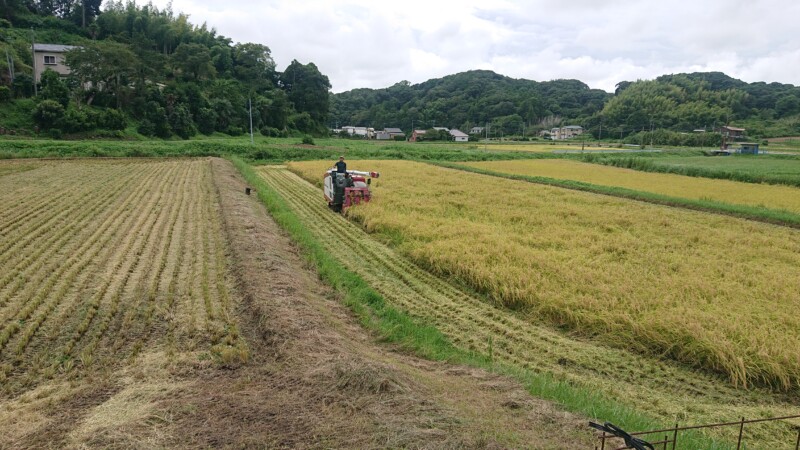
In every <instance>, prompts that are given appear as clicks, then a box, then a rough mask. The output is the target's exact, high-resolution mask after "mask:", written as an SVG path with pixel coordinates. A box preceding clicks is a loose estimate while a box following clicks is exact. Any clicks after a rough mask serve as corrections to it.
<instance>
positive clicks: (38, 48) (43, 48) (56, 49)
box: [33, 44, 78, 53]
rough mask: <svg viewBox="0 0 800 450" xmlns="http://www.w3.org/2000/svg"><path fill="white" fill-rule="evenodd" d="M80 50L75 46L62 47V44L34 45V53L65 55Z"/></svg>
mask: <svg viewBox="0 0 800 450" xmlns="http://www.w3.org/2000/svg"><path fill="white" fill-rule="evenodd" d="M73 48H78V47H77V46H75V45H62V44H33V51H35V52H53V53H64V52H68V51H70V50H72V49H73Z"/></svg>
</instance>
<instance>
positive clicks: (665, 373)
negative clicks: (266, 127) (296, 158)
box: [260, 162, 797, 443]
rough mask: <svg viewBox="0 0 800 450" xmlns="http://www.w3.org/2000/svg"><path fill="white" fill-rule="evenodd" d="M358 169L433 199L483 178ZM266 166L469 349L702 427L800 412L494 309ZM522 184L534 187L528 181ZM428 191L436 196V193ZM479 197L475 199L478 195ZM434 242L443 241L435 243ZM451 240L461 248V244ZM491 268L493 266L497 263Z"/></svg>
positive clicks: (406, 301)
mask: <svg viewBox="0 0 800 450" xmlns="http://www.w3.org/2000/svg"><path fill="white" fill-rule="evenodd" d="M329 164H330V163H329V162H327V163H326V162H318V163H301V164H295V163H292V164H291V165H290V166H291V167H292V168H293V169H294V170H301V171H303V173H305V174H307V175H308V176H309V178H310V179H312V180H315V181H316V180H317V178H319V177H320V173H321V168H326V167H327V166H328V165H329ZM350 165H351V166H352V168H358V169H364V170H385V172H384V173H383V174H382V177H383V178H382V179H381V180H380V181H379V182H378V183H376V186H387V185H388V184H389V181H390V177H392V174H393V173H400V172H395V171H394V169H398V168H400V169H402V170H401V172H402V173H403V174H408V173H414V174H415V181H416V182H418V183H419V186H420V188H423V187H425V186H435V187H437V190H435V191H434V192H433V194H435V192H440V193H444V194H448V195H451V194H454V193H455V192H459V191H458V185H457V184H450V183H449V182H448V181H452V180H448V179H447V178H445V179H443V178H442V177H443V176H446V175H447V173H452V174H457V176H456V178H458V179H459V180H461V179H463V178H465V177H469V178H475V177H478V176H476V175H471V174H470V175H464V174H463V173H461V172H455V171H444V170H442V169H439V168H435V167H427V166H425V165H420V164H414V163H400V162H384V163H380V164H379V163H376V162H358V163H354V162H351V163H350ZM356 165H357V167H356ZM260 170H261V172H262V174H263V177H264V179H265V181H266V182H267V183H269V184H270V186H272V187H273V188H274V189H275V190H277V191H278V192H279V193H280V194H281V196H282V197H284V198H285V199H286V200H287V202H289V204H290V205H291V207H292V208H294V209H295V210H296V211H297V214H299V215H300V216H301V217H303V218H304V220H305V221H306V224H307V226H308V227H309V229H310V230H311V231H312V232H313V233H314V234H316V235H317V236H318V237H319V239H320V241H322V242H323V243H324V245H325V246H326V248H327V249H328V250H329V251H330V252H331V253H332V254H334V255H347V257H346V258H341V261H342V263H343V264H344V265H345V266H347V267H348V268H349V269H350V270H352V271H354V272H356V273H358V274H360V275H361V276H362V277H363V278H364V279H365V280H367V282H369V283H370V285H371V286H373V287H374V288H375V289H377V290H378V291H379V292H380V293H381V294H382V295H383V296H384V297H385V298H386V299H387V300H388V301H389V302H390V303H391V304H393V305H396V306H397V307H400V308H402V309H404V310H406V311H409V312H410V313H412V314H413V315H415V316H416V317H419V318H421V319H423V320H426V321H429V322H430V323H432V324H434V325H435V326H436V327H437V328H439V329H440V330H442V332H444V333H445V334H446V335H447V336H448V337H449V338H450V339H451V340H452V341H453V342H454V343H455V344H456V345H458V346H459V347H461V348H465V349H473V350H475V351H479V352H484V353H488V352H489V349H490V347H491V348H492V352H493V355H494V357H495V358H496V359H497V360H498V361H502V362H505V363H508V364H512V365H516V366H519V367H525V368H528V369H531V370H536V371H543V372H548V373H552V374H554V375H556V376H557V377H558V378H560V379H565V380H568V381H569V382H574V383H578V384H580V385H585V386H589V387H590V388H591V389H594V390H596V391H597V392H601V393H603V394H604V395H608V396H610V397H613V398H615V399H618V400H619V401H621V402H622V403H625V404H628V405H631V406H632V407H634V408H635V409H636V410H638V411H642V412H645V413H647V414H650V415H651V416H653V417H658V418H662V419H664V420H667V421H673V420H679V421H681V422H683V421H686V420H689V421H690V422H691V423H698V422H711V421H715V420H729V419H732V418H733V419H735V418H738V417H742V416H746V417H750V416H754V415H759V416H761V417H763V416H778V415H784V414H786V415H788V414H792V413H793V412H794V411H796V409H797V401H796V398H797V397H795V396H785V395H784V394H780V393H772V392H769V391H768V390H765V389H759V388H752V389H750V390H740V389H737V388H735V387H733V386H732V385H730V384H728V383H726V382H725V381H723V380H721V379H719V378H717V377H714V376H712V375H709V374H707V373H701V372H694V371H691V370H688V369H686V368H684V367H683V366H680V365H677V364H673V363H670V362H666V361H663V360H660V359H657V358H653V359H651V358H646V357H641V356H636V355H634V354H631V353H629V352H627V351H624V350H615V349H612V348H608V347H605V346H602V345H597V344H593V343H589V342H585V341H582V340H576V339H572V338H569V337H566V336H564V335H563V334H562V333H561V332H559V331H556V330H553V329H551V328H549V327H548V326H545V325H543V324H541V323H540V322H539V321H538V319H537V318H536V317H535V316H533V315H524V316H523V315H520V314H518V313H515V312H513V311H509V310H506V309H504V308H499V307H496V306H493V305H491V304H489V303H487V302H486V301H483V300H482V299H481V298H480V297H477V296H475V295H472V294H470V293H469V292H468V291H466V290H463V289H459V288H457V287H454V286H453V285H452V284H450V283H447V282H444V281H442V280H441V279H440V278H438V277H436V276H434V275H432V274H431V273H430V271H429V270H426V269H424V268H421V267H419V266H417V265H415V264H414V263H413V262H412V261H411V259H408V258H406V257H404V256H402V255H401V253H400V252H398V251H395V250H393V249H391V248H389V247H388V246H387V245H385V244H382V243H380V242H379V241H377V240H375V239H374V238H371V237H369V236H367V235H366V234H365V233H364V231H363V230H362V229H361V228H360V227H359V226H358V225H356V224H353V223H351V222H349V221H347V220H346V219H345V218H343V217H341V216H339V215H337V214H333V213H331V212H330V211H329V210H328V208H327V206H326V205H325V203H324V201H323V199H322V193H321V190H320V189H319V188H318V187H315V186H313V185H311V184H309V183H307V182H305V181H303V180H301V179H300V178H299V177H297V176H296V175H294V174H292V173H290V172H288V171H287V170H285V169H282V168H274V167H263V168H261V169H260ZM418 170H419V171H421V172H418ZM428 170H430V171H432V172H431V173H432V174H433V175H432V176H433V178H428V176H427V174H425V173H423V172H425V171H428ZM485 178H486V181H485V183H483V184H481V183H479V184H481V185H483V186H493V189H495V188H496V187H498V186H499V185H501V184H503V183H504V182H505V181H504V180H499V181H498V180H496V179H494V178H491V177H485ZM408 181H409V179H408V177H407V176H402V177H400V176H397V175H395V181H394V183H399V184H404V183H405V185H408V184H409V183H408ZM479 181H480V180H479ZM317 182H318V181H317ZM519 184H521V185H524V186H529V184H528V183H519ZM394 188H396V189H399V190H400V191H399V192H400V194H398V195H400V196H402V195H404V194H408V191H403V189H405V188H404V187H396V185H395V187H394ZM484 190H485V191H487V192H488V191H489V190H488V189H484ZM428 193H429V194H431V193H432V192H431V190H428ZM472 194H473V195H472V199H473V200H474V198H475V195H474V192H473V193H472ZM375 195H376V201H375V202H374V203H372V204H371V207H372V209H373V210H374V209H376V207H379V206H380V205H382V204H383V205H387V207H391V208H394V209H397V210H399V211H400V212H401V213H403V214H405V218H404V219H402V221H403V222H400V223H407V222H406V221H408V220H411V221H414V220H420V221H423V220H428V217H427V216H426V215H423V214H416V213H414V212H411V211H409V210H407V209H404V208H403V202H404V201H405V200H397V201H395V200H396V199H392V198H391V196H390V195H389V194H388V193H387V191H386V190H382V189H381V188H380V187H378V188H377V189H376V194H375ZM562 195H568V194H562ZM406 200H411V201H420V202H423V201H424V199H423V198H422V197H418V196H413V195H412V196H410V197H406ZM440 200H441V199H440ZM384 202H385V203H384ZM467 203H469V202H464V203H461V204H460V205H461V206H460V208H463V207H464V206H465V205H466V204H467ZM448 207H449V208H450V210H451V211H452V210H458V209H459V205H456V204H454V203H450V204H448ZM366 211H368V209H367V208H364V209H362V212H366ZM487 214H488V213H487ZM398 220H401V219H399V218H398ZM429 225H430V224H429ZM459 225H461V226H462V228H461V229H460V230H459V231H458V232H457V233H455V234H454V237H457V238H460V239H462V240H463V239H468V241H469V242H471V243H472V244H475V245H479V244H480V243H479V241H476V240H474V239H472V238H469V237H468V236H469V235H468V233H469V232H470V230H469V228H464V227H466V226H467V225H468V224H467V222H459ZM430 230H432V231H435V232H439V233H444V232H446V230H445V229H442V228H437V227H435V226H431V227H430ZM483 231H485V232H486V233H488V234H489V235H491V233H492V231H491V229H490V228H489V227H486V229H484V230H483ZM389 238H390V239H394V240H395V243H396V244H397V245H399V249H401V250H402V249H404V247H403V245H404V244H403V239H405V238H406V235H404V234H402V233H397V234H395V235H392V236H389ZM429 240H430V241H431V242H435V239H429ZM451 244H452V245H459V246H460V244H453V243H452V242H451ZM467 250H468V251H472V252H476V251H477V250H478V247H475V246H473V247H472V248H471V249H467ZM441 251H444V250H441ZM408 254H410V253H408ZM411 256H413V255H411ZM488 267H489V268H491V267H492V264H489V265H488ZM792 399H794V400H792ZM754 435H755V436H756V437H757V439H759V440H760V442H762V443H769V442H772V443H775V442H788V440H790V439H792V438H791V436H793V435H792V432H791V431H790V429H789V427H788V425H786V424H777V425H775V426H774V427H765V428H763V429H761V430H759V431H757V432H754Z"/></svg>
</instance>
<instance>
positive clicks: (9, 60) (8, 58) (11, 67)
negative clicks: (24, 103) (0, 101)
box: [6, 47, 14, 85]
mask: <svg viewBox="0 0 800 450" xmlns="http://www.w3.org/2000/svg"><path fill="white" fill-rule="evenodd" d="M6 64H8V79H9V80H11V84H12V85H13V84H14V59H12V58H11V55H9V54H8V47H6Z"/></svg>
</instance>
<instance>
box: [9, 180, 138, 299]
mask: <svg viewBox="0 0 800 450" xmlns="http://www.w3.org/2000/svg"><path fill="white" fill-rule="evenodd" d="M136 175H137V174H135V173H134V174H131V176H129V177H128V178H127V179H124V180H123V181H124V184H123V185H121V186H119V189H118V191H120V192H122V194H119V195H117V194H114V193H112V194H109V195H106V196H102V197H100V196H95V197H89V198H88V199H87V198H83V199H81V201H80V202H75V203H76V204H78V205H83V209H78V211H79V212H80V215H78V216H77V217H75V218H74V219H73V218H70V219H69V220H68V221H67V222H66V224H65V226H63V227H59V228H58V231H57V232H55V233H53V229H52V228H51V227H47V228H45V227H43V228H42V229H41V230H40V231H39V232H37V233H35V234H34V235H32V236H30V237H27V238H25V239H20V240H18V241H16V242H17V244H19V246H20V247H19V248H12V249H10V250H8V252H7V255H8V258H6V259H5V260H3V261H0V264H3V265H5V266H7V267H11V270H9V271H8V272H7V273H6V274H5V275H4V276H3V277H2V278H0V308H2V307H3V305H4V304H5V303H6V302H7V301H8V299H9V298H10V297H11V296H12V295H14V294H15V293H16V292H17V290H19V289H20V288H21V287H22V286H23V285H25V284H30V285H36V284H37V283H39V282H41V279H40V278H37V275H38V276H39V277H44V276H46V275H47V274H48V273H49V272H50V271H51V270H52V269H47V270H43V269H42V268H43V266H45V265H46V264H50V265H51V266H53V262H54V261H56V260H57V259H58V258H57V257H56V256H57V255H58V254H69V253H71V252H72V250H73V247H74V246H77V245H79V244H80V243H81V241H82V239H81V237H80V236H81V235H82V234H86V233H88V232H89V231H90V230H91V227H89V226H88V225H89V224H91V223H93V222H96V221H98V220H100V219H102V215H103V213H104V212H107V211H110V209H109V207H110V206H112V205H113V204H115V203H117V202H120V201H124V196H125V194H124V193H125V192H126V190H129V188H130V187H131V186H132V185H133V183H135V182H136V180H135V178H136ZM99 190H100V189H99V188H98V189H96V191H99ZM92 200H94V201H92ZM42 238H44V241H42ZM34 245H35V247H36V248H35V249H33V251H30V249H28V248H27V247H29V246H30V247H32V246H34ZM15 247H17V245H15ZM12 280H15V281H14V282H13V283H12V284H11V285H10V286H9V283H11V282H12Z"/></svg>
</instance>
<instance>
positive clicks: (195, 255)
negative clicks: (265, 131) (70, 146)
mask: <svg viewBox="0 0 800 450" xmlns="http://www.w3.org/2000/svg"><path fill="white" fill-rule="evenodd" d="M211 176H212V173H211V166H210V161H209V160H207V159H206V160H202V159H184V160H113V161H99V160H78V161H60V162H58V163H48V162H38V161H27V162H13V161H11V162H0V266H2V267H3V270H2V272H0V386H2V388H0V395H8V396H12V395H15V394H18V393H19V392H22V391H24V390H29V389H32V388H33V387H35V386H36V385H38V384H40V383H42V382H44V381H47V380H50V379H53V378H54V377H56V376H66V377H68V378H69V377H73V376H80V375H81V374H85V373H89V372H92V371H105V370H110V369H113V368H115V367H118V366H119V364H121V363H127V362H130V361H132V360H135V358H136V357H137V355H139V354H140V353H141V352H143V351H144V350H149V351H152V349H153V348H159V349H162V351H163V352H164V354H166V355H168V356H167V359H169V358H170V356H169V355H174V354H175V353H177V352H183V351H186V352H198V353H206V354H207V355H209V358H212V357H215V358H220V359H225V360H234V359H235V360H241V359H246V358H247V348H246V346H245V345H244V342H243V340H242V339H241V338H240V337H239V334H238V331H237V324H236V321H235V320H234V319H233V318H232V316H231V314H230V313H231V308H232V304H233V303H234V301H235V297H234V295H233V291H232V287H231V282H230V280H229V279H228V275H227V269H226V263H227V262H226V261H227V260H226V258H227V257H226V254H225V252H226V249H225V245H226V244H225V241H224V236H223V234H222V233H221V231H220V226H221V224H220V216H219V214H218V211H217V210H216V206H215V205H217V203H215V202H214V201H213V200H214V198H215V197H214V196H215V193H214V190H213V184H212V179H211Z"/></svg>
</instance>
